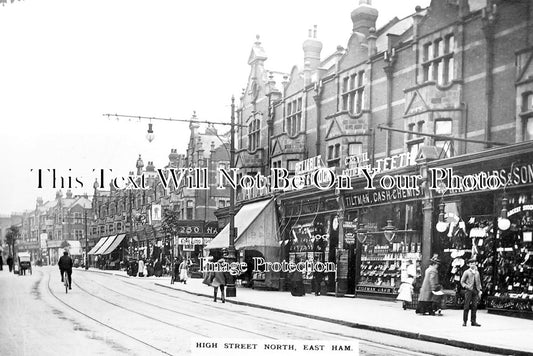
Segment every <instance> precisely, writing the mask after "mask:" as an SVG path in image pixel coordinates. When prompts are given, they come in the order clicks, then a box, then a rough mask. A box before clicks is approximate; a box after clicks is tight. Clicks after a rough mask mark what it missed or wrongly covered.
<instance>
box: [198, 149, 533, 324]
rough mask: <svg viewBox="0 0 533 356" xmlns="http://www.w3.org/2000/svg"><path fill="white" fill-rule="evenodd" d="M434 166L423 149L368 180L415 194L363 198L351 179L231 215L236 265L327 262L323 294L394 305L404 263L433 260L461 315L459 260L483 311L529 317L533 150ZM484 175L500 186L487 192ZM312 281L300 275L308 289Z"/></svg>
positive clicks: (277, 284)
mask: <svg viewBox="0 0 533 356" xmlns="http://www.w3.org/2000/svg"><path fill="white" fill-rule="evenodd" d="M436 158H437V157H436V155H434V152H432V151H431V150H424V149H423V150H421V153H420V154H419V156H418V159H417V160H416V164H414V165H408V166H404V167H401V168H398V169H395V170H394V171H392V170H391V171H382V172H380V173H378V174H377V176H376V177H375V180H376V181H377V180H379V178H380V177H381V176H383V175H385V174H387V175H402V176H420V178H419V183H420V184H419V185H417V186H416V187H414V188H412V189H404V190H400V189H392V190H385V189H382V188H376V189H375V190H367V189H365V187H366V185H367V181H366V179H365V178H364V177H353V178H352V187H353V189H351V190H333V189H331V190H319V189H316V188H307V189H304V190H299V191H290V192H284V193H283V194H278V195H276V196H272V195H270V196H269V197H266V199H264V200H259V201H254V202H250V203H248V204H245V205H243V206H242V207H241V209H240V210H239V212H238V213H237V214H236V216H235V226H236V227H237V237H236V240H235V248H236V249H237V250H238V251H239V258H240V259H241V261H245V262H247V263H249V262H250V259H251V258H252V257H253V256H261V257H264V258H265V259H266V260H267V261H280V262H281V261H283V260H285V261H295V262H298V261H320V262H334V263H335V264H336V272H335V273H329V274H328V275H327V278H325V282H326V283H325V285H324V286H323V288H324V289H325V290H324V292H329V293H335V294H336V295H358V296H366V297H370V298H394V297H395V296H396V295H397V292H398V288H399V286H400V283H401V280H402V271H405V268H406V262H407V261H408V260H411V261H413V262H415V263H416V266H417V270H418V274H419V276H422V272H423V271H424V270H425V268H426V267H427V264H428V261H429V259H430V258H431V257H432V256H434V255H438V256H439V258H440V260H441V261H442V264H441V266H440V268H439V271H440V272H439V273H440V275H439V277H440V282H441V284H442V285H443V287H444V289H446V290H447V291H448V293H447V295H448V300H447V303H448V304H449V305H450V306H459V305H461V304H462V303H463V300H462V293H461V292H462V290H461V286H460V276H461V273H462V272H463V271H464V270H465V269H466V268H467V266H466V263H465V261H467V260H468V259H469V258H470V257H471V256H476V257H477V259H478V261H479V268H480V271H481V274H482V276H483V288H484V295H485V296H486V297H485V298H484V303H485V305H486V307H487V309H488V310H489V311H490V312H495V313H505V314H513V315H518V316H522V317H532V316H533V244H532V234H533V144H532V143H531V142H529V143H522V144H517V145H512V146H506V147H504V148H498V149H491V150H486V151H483V152H480V153H475V154H469V155H463V156H457V157H453V158H448V159H436ZM450 169H451V170H450ZM445 173H448V175H449V176H446V175H445ZM452 173H453V176H451V175H452ZM487 176H494V177H497V180H495V179H493V182H492V183H491V186H490V187H489V188H488V189H484V188H486V187H484V186H483V185H484V184H481V183H480V182H481V181H483V180H484V179H485V178H486V177H487ZM464 177H467V178H464ZM463 183H465V184H463ZM474 183H475V184H474ZM482 183H483V182H482ZM461 184H462V185H461ZM485 185H486V184H485ZM228 241H229V227H227V226H226V228H225V229H224V230H222V231H221V232H220V233H219V235H218V236H217V237H216V238H215V239H214V240H213V242H212V243H211V244H209V245H207V246H206V249H208V250H210V251H211V253H212V254H213V251H218V250H220V249H222V248H227V247H228V244H229V242H228ZM403 273H405V272H403ZM248 278H251V279H252V280H254V282H260V283H262V284H263V285H264V286H265V287H268V288H274V289H283V288H284V287H285V284H286V283H285V279H286V278H287V276H286V275H285V274H283V273H276V272H269V273H264V274H262V273H259V272H257V271H256V272H252V274H251V276H248ZM311 279H312V273H304V281H305V283H306V285H307V288H308V289H310V288H311Z"/></svg>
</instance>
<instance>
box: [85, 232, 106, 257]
mask: <svg viewBox="0 0 533 356" xmlns="http://www.w3.org/2000/svg"><path fill="white" fill-rule="evenodd" d="M108 237H109V236H106V237H102V238H101V239H100V240H98V242H97V243H96V245H94V247H93V248H92V249H91V251H89V253H88V255H94V254H95V252H96V251H98V250H99V249H100V247H102V245H103V244H104V242H105V241H106V240H107V238H108Z"/></svg>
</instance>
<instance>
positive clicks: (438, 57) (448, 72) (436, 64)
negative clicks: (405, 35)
mask: <svg viewBox="0 0 533 356" xmlns="http://www.w3.org/2000/svg"><path fill="white" fill-rule="evenodd" d="M454 51H455V37H454V35H453V34H450V35H447V36H445V37H444V38H437V39H435V40H434V41H433V42H428V43H426V44H425V45H424V49H423V58H422V69H423V75H424V78H423V80H424V82H428V81H436V82H437V83H438V84H439V85H444V84H449V83H450V82H451V81H452V80H453V79H454V72H455V69H454V59H453V54H454Z"/></svg>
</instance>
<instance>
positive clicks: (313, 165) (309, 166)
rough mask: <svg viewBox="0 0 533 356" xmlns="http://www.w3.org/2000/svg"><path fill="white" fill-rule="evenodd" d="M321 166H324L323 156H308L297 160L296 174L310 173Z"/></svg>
mask: <svg viewBox="0 0 533 356" xmlns="http://www.w3.org/2000/svg"><path fill="white" fill-rule="evenodd" d="M320 168H323V165H322V156H320V155H318V156H315V157H311V158H308V159H306V160H304V161H300V162H297V163H296V165H295V167H294V174H296V175H300V174H305V173H310V172H313V171H316V170H317V169H320Z"/></svg>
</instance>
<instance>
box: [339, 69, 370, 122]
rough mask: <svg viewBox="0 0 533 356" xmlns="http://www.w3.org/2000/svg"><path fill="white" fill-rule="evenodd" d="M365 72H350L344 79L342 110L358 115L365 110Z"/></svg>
mask: <svg viewBox="0 0 533 356" xmlns="http://www.w3.org/2000/svg"><path fill="white" fill-rule="evenodd" d="M365 81H366V77H365V72H364V71H359V72H358V73H353V74H350V75H348V76H346V77H344V78H343V81H342V110H343V111H348V112H349V113H350V114H352V115H357V114H359V113H361V111H362V110H363V102H364V95H365Z"/></svg>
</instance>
